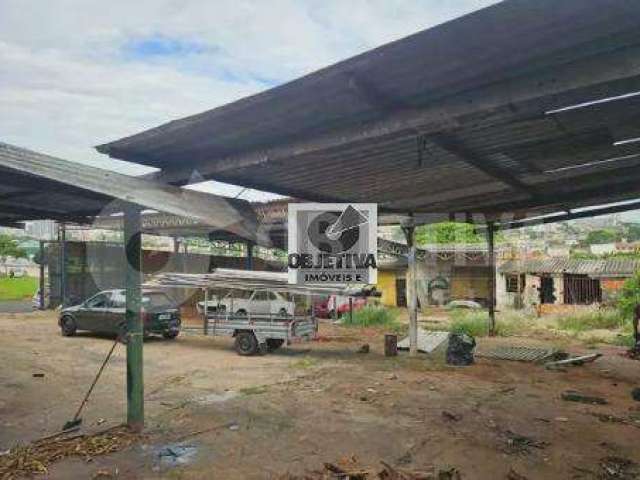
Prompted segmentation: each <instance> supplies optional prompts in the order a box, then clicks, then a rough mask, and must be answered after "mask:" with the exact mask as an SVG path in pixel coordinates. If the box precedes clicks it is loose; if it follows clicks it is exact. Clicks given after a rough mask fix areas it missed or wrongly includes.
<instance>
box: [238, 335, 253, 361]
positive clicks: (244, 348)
mask: <svg viewBox="0 0 640 480" xmlns="http://www.w3.org/2000/svg"><path fill="white" fill-rule="evenodd" d="M235 348H236V352H238V355H243V356H248V355H255V354H256V353H258V339H257V338H256V336H255V335H254V334H253V332H240V333H238V334H237V335H236V343H235Z"/></svg>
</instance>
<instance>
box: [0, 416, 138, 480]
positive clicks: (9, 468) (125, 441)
mask: <svg viewBox="0 0 640 480" xmlns="http://www.w3.org/2000/svg"><path fill="white" fill-rule="evenodd" d="M139 438H140V435H139V434H136V433H134V432H132V431H131V430H129V429H128V428H127V427H126V426H124V425H120V426H117V427H114V428H110V429H108V430H105V431H103V432H100V433H96V434H95V435H76V436H72V437H65V436H63V435H58V436H56V437H50V438H46V439H40V440H37V441H35V442H33V443H31V444H28V445H18V446H16V447H14V448H12V449H11V451H10V452H9V453H8V454H7V455H2V456H0V478H2V479H3V480H10V479H13V478H18V477H21V476H29V475H34V474H46V473H47V472H48V469H47V467H48V466H49V465H50V464H52V463H54V462H57V461H58V460H62V459H63V458H67V457H72V456H78V457H83V458H84V459H85V460H86V461H91V459H92V458H93V457H96V456H98V455H105V454H107V453H113V452H117V451H120V450H124V449H125V448H127V447H129V446H131V445H133V444H134V443H135V442H137V441H138V440H139Z"/></svg>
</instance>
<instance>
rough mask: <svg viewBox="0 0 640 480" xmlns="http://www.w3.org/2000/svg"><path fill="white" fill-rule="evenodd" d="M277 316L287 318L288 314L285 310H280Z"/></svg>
mask: <svg viewBox="0 0 640 480" xmlns="http://www.w3.org/2000/svg"><path fill="white" fill-rule="evenodd" d="M278 316H279V317H288V316H289V312H287V310H286V309H284V308H281V309H280V311H279V312H278Z"/></svg>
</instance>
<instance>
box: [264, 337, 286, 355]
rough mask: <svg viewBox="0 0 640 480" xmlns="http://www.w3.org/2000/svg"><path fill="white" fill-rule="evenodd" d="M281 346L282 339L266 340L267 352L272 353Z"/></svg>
mask: <svg viewBox="0 0 640 480" xmlns="http://www.w3.org/2000/svg"><path fill="white" fill-rule="evenodd" d="M283 344H284V339H282V338H268V339H267V351H269V352H273V351H274V350H277V349H279V348H280V347H281V346H282V345H283Z"/></svg>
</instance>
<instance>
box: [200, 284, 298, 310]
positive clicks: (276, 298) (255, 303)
mask: <svg viewBox="0 0 640 480" xmlns="http://www.w3.org/2000/svg"><path fill="white" fill-rule="evenodd" d="M243 293H244V295H241V296H236V295H231V294H227V295H226V296H225V297H223V298H221V299H215V298H214V299H211V300H209V301H208V302H207V312H219V313H221V312H223V311H224V312H229V313H234V314H236V315H277V316H293V314H294V311H295V304H294V302H292V301H289V300H287V299H286V298H285V297H284V296H282V295H281V294H280V293H278V292H272V291H269V290H254V291H248V292H243ZM197 308H198V312H199V313H202V312H203V311H204V302H198V305H197Z"/></svg>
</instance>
